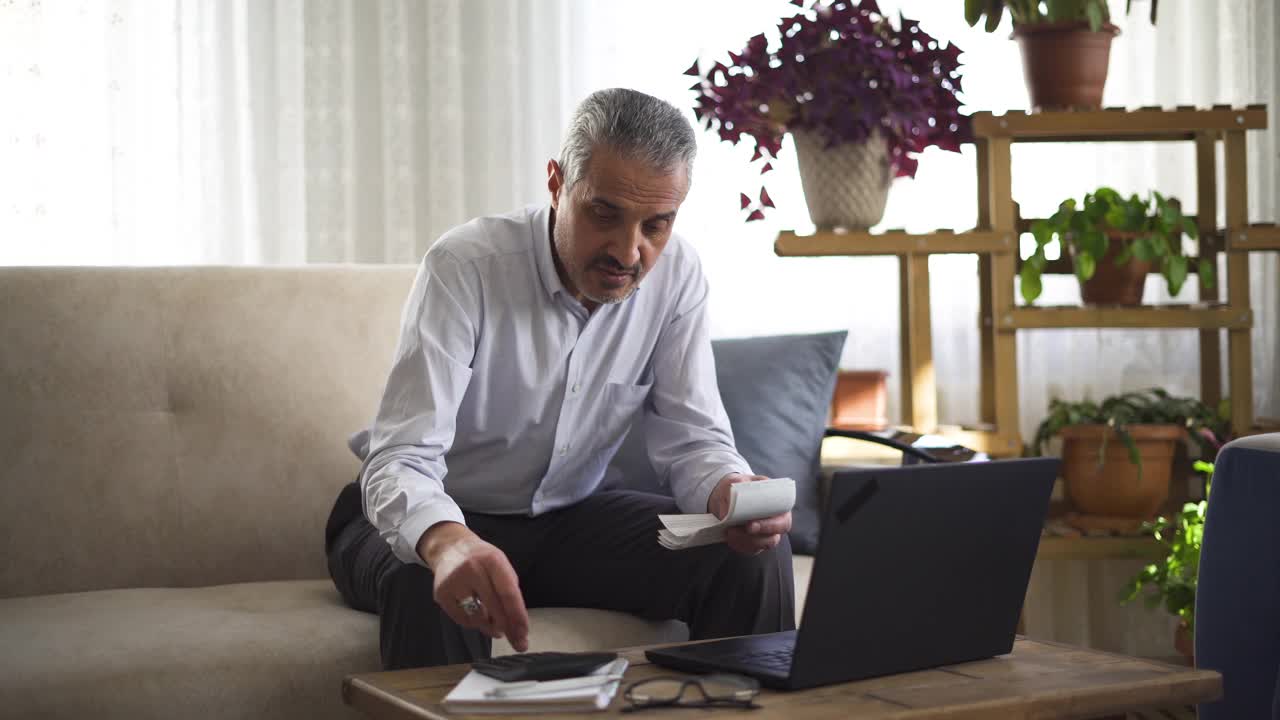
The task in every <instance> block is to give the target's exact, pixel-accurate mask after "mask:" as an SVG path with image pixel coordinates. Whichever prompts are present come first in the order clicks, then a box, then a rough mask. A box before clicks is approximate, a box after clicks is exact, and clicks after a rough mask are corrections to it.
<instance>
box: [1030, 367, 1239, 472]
mask: <svg viewBox="0 0 1280 720" xmlns="http://www.w3.org/2000/svg"><path fill="white" fill-rule="evenodd" d="M1229 417H1230V409H1229V408H1228V407H1227V405H1226V403H1225V402H1224V403H1222V404H1221V405H1220V406H1219V407H1218V408H1217V409H1212V408H1210V407H1208V406H1207V405H1205V404H1204V403H1202V402H1200V401H1199V400H1196V399H1194V398H1183V397H1174V396H1172V395H1170V394H1169V393H1168V392H1166V391H1164V390H1162V389H1160V388H1151V389H1148V390H1139V391H1136V392H1127V393H1122V394H1119V395H1113V396H1111V397H1108V398H1106V399H1104V400H1103V401H1102V402H1101V403H1094V402H1092V401H1089V400H1084V401H1082V402H1067V401H1065V400H1060V399H1056V398H1055V399H1054V400H1051V401H1050V402H1049V415H1048V416H1047V417H1046V418H1045V419H1044V420H1042V421H1041V422H1040V425H1039V426H1038V427H1037V428H1036V435H1035V440H1034V441H1033V443H1032V449H1031V452H1032V454H1035V455H1040V454H1042V451H1043V448H1044V444H1045V443H1046V442H1048V441H1049V439H1050V438H1052V437H1054V436H1055V435H1057V434H1058V433H1059V432H1061V431H1062V429H1063V428H1065V427H1067V426H1070V425H1107V426H1108V427H1110V428H1111V429H1112V430H1113V431H1114V432H1115V434H1116V436H1117V437H1118V438H1119V439H1120V441H1121V442H1123V443H1124V445H1125V448H1126V449H1127V450H1128V454H1129V461H1130V462H1132V463H1133V464H1134V465H1137V466H1138V476H1139V477H1141V476H1142V455H1141V454H1139V453H1138V446H1137V443H1135V442H1134V441H1133V437H1132V436H1131V435H1130V434H1129V431H1128V427H1129V426H1130V425H1178V426H1180V427H1182V428H1183V429H1184V430H1185V431H1186V437H1187V439H1188V440H1190V441H1191V444H1192V445H1194V446H1195V447H1196V449H1197V451H1198V453H1199V456H1200V457H1202V458H1205V457H1213V456H1214V455H1215V454H1217V451H1218V448H1219V447H1221V445H1222V442H1223V440H1224V439H1225V438H1226V437H1227V435H1228V425H1227V418H1229ZM1109 437H1110V434H1107V435H1103V440H1102V446H1101V447H1100V448H1099V450H1098V464H1099V465H1101V464H1102V462H1103V460H1104V459H1105V457H1106V453H1107V445H1108V442H1109Z"/></svg>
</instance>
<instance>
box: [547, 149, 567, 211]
mask: <svg viewBox="0 0 1280 720" xmlns="http://www.w3.org/2000/svg"><path fill="white" fill-rule="evenodd" d="M563 188H564V173H563V172H562V171H561V170H560V163H558V162H556V161H555V160H548V161H547V190H549V191H550V192H551V208H552V209H553V210H559V209H560V190H561V189H563Z"/></svg>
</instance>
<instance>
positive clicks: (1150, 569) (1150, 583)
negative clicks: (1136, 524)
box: [1120, 461, 1213, 633]
mask: <svg viewBox="0 0 1280 720" xmlns="http://www.w3.org/2000/svg"><path fill="white" fill-rule="evenodd" d="M1195 468H1196V470H1197V471H1198V472H1201V473H1204V474H1205V475H1206V477H1207V478H1208V480H1209V482H1208V483H1206V485H1205V499H1204V500H1201V501H1200V502H1195V503H1187V504H1185V505H1183V506H1182V511H1181V512H1179V513H1178V514H1177V515H1175V516H1174V517H1172V518H1165V517H1159V518H1156V519H1155V520H1154V521H1153V522H1148V523H1144V524H1143V530H1144V531H1145V532H1147V533H1150V534H1151V535H1152V536H1154V537H1155V539H1156V540H1157V541H1159V542H1160V543H1161V544H1163V545H1164V546H1165V550H1166V552H1165V556H1164V557H1163V558H1161V559H1160V560H1157V561H1156V562H1153V563H1151V564H1150V565H1147V566H1146V567H1144V568H1143V569H1142V570H1141V572H1139V573H1138V574H1137V575H1135V576H1134V577H1133V578H1132V579H1131V580H1130V581H1129V583H1128V585H1127V586H1126V587H1125V589H1124V591H1123V593H1122V594H1121V598H1120V602H1121V604H1128V603H1130V602H1133V601H1134V600H1136V599H1137V598H1138V596H1139V595H1141V594H1142V592H1143V590H1144V589H1147V588H1150V590H1151V591H1150V592H1148V594H1147V596H1146V598H1145V602H1146V606H1147V607H1148V608H1150V609H1155V608H1157V607H1160V606H1161V605H1163V606H1164V609H1165V610H1167V611H1168V612H1169V613H1170V614H1171V615H1174V616H1175V617H1177V618H1178V619H1180V620H1181V621H1182V623H1183V624H1184V625H1186V626H1187V629H1188V630H1190V631H1191V632H1192V633H1194V632H1195V623H1196V585H1197V582H1198V580H1199V576H1200V547H1201V545H1202V544H1203V542H1204V518H1205V512H1206V511H1207V510H1208V507H1209V501H1208V497H1209V488H1210V487H1212V484H1213V483H1212V480H1213V464H1212V463H1208V462H1203V461H1198V462H1196V464H1195Z"/></svg>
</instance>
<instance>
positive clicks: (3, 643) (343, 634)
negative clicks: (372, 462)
mask: <svg viewBox="0 0 1280 720" xmlns="http://www.w3.org/2000/svg"><path fill="white" fill-rule="evenodd" d="M685 637H686V631H685V628H684V625H683V624H681V623H677V622H667V623H658V622H648V621H645V620H641V619H639V618H636V617H633V616H630V615H622V614H620V613H611V612H605V611H601V610H583V609H576V608H564V609H561V608H556V609H537V610H533V611H532V612H531V617H530V637H529V641H530V647H531V649H534V650H539V649H552V648H554V649H557V650H593V649H603V648H606V647H617V646H625V645H642V644H645V643H654V642H669V641H678V640H682V639H684V638H685ZM0 648H3V650H2V651H0V652H2V653H3V655H4V661H3V666H4V672H3V673H0V708H3V710H2V711H0V715H4V716H5V717H92V718H97V719H99V720H107V719H108V718H180V717H199V718H223V717H225V718H244V717H272V718H356V717H359V716H358V715H357V714H356V713H355V712H353V711H351V710H349V709H348V708H346V706H344V705H343V703H342V699H341V683H342V678H343V677H344V676H345V675H346V674H348V673H353V672H370V671H376V670H379V669H381V662H380V660H379V657H378V618H377V617H376V616H375V615H371V614H368V613H363V612H357V611H355V610H351V609H349V608H347V607H346V606H345V605H343V604H342V601H341V599H339V597H338V594H337V592H336V591H335V590H334V589H333V584H332V583H331V582H329V581H328V580H301V581H280V582H262V583H246V584H239V585H222V586H216V587H206V588H183V589H152V588H148V589H134V590H103V591H95V592H85V593H69V594H62V595H45V596H34V597H25V598H13V599H7V600H0ZM494 652H495V653H498V654H502V653H510V652H511V648H510V646H509V645H507V644H506V643H505V641H498V642H496V643H495V644H494Z"/></svg>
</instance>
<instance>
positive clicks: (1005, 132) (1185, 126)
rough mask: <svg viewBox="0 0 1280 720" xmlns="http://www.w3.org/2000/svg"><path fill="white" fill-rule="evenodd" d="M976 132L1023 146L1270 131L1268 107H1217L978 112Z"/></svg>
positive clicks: (1190, 137) (1186, 138)
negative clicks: (1041, 143)
mask: <svg viewBox="0 0 1280 720" xmlns="http://www.w3.org/2000/svg"><path fill="white" fill-rule="evenodd" d="M972 119H973V133H974V135H976V136H977V137H979V138H1009V139H1011V140H1014V141H1017V142H1080V141H1084V142H1132V141H1135V140H1194V139H1196V135H1197V133H1204V132H1226V131H1232V130H1262V129H1265V128H1266V127H1267V110H1266V106H1265V105H1249V106H1248V107H1244V108H1233V107H1230V106H1228V105H1215V106H1213V107H1212V108H1207V109H1201V108H1195V107H1191V106H1179V107H1177V108H1175V109H1171V110H1166V109H1164V108H1160V107H1144V108H1138V109H1136V110H1129V109H1126V108H1104V109H1102V110H1086V111H1069V112H1037V113H1028V112H1025V111H1010V112H1007V113H1004V114H1003V115H994V114H992V113H989V112H979V113H974V114H973V116H972Z"/></svg>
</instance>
